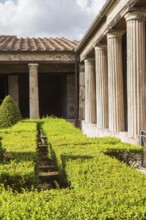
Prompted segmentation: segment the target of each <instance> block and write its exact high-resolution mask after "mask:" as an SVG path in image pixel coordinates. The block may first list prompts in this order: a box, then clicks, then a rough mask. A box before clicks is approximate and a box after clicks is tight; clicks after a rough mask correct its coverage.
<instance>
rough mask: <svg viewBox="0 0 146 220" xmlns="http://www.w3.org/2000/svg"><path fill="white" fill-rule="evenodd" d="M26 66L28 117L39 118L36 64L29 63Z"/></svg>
mask: <svg viewBox="0 0 146 220" xmlns="http://www.w3.org/2000/svg"><path fill="white" fill-rule="evenodd" d="M28 66H29V107H30V118H39V94H38V64H34V63H32V64H31V63H30V64H29V65H28Z"/></svg>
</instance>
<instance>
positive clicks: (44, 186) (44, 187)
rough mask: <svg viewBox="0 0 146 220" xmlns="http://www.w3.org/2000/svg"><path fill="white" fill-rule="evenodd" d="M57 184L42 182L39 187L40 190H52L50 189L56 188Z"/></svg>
mask: <svg viewBox="0 0 146 220" xmlns="http://www.w3.org/2000/svg"><path fill="white" fill-rule="evenodd" d="M55 188H56V185H55V183H51V184H50V183H42V184H41V183H40V184H39V185H38V187H37V189H38V191H39V192H40V191H45V190H50V189H55Z"/></svg>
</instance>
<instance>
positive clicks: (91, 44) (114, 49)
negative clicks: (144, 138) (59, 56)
mask: <svg viewBox="0 0 146 220" xmlns="http://www.w3.org/2000/svg"><path fill="white" fill-rule="evenodd" d="M145 7H146V2H145V1H132V0H131V1H130V0H128V1H127V0H126V1H114V0H113V1H107V2H106V4H105V6H104V7H103V9H102V11H101V12H100V14H99V16H97V18H96V19H95V21H94V22H93V24H92V25H91V27H90V28H89V30H88V32H87V34H86V35H85V36H84V38H83V40H82V41H81V43H80V44H79V46H78V47H77V53H78V54H79V57H80V62H82V63H83V61H84V63H85V66H84V67H85V120H82V122H81V127H82V130H83V132H84V133H85V134H86V135H88V136H91V137H104V136H115V137H118V138H120V139H121V140H122V141H125V142H130V143H135V144H136V143H139V133H140V130H146V90H145V85H146V70H145V62H146V57H145V53H146V45H145V39H146V30H145V25H146V24H145V21H146V9H145ZM87 59H89V60H95V62H94V67H93V68H92V69H91V68H90V69H89V68H88V67H87V65H86V63H87ZM93 69H94V73H93ZM87 75H88V84H87V83H86V81H87ZM93 75H95V76H96V84H95V85H94V83H93V82H92V76H93ZM89 76H90V77H89ZM89 87H91V88H90V91H92V89H93V90H94V87H95V90H94V91H95V92H96V100H95V101H94V103H93V100H92V105H91V100H90V104H89V97H88V96H89V95H90V93H89V91H88V88H89ZM94 95H95V94H94ZM92 97H93V92H92ZM80 99H81V98H80ZM94 105H95V106H96V117H95V116H94V111H92V108H93V106H94ZM87 109H88V110H87ZM88 112H92V116H93V117H94V118H96V122H95V120H94V121H93V122H91V121H89V120H87V118H88ZM79 115H81V114H79ZM92 116H90V117H92Z"/></svg>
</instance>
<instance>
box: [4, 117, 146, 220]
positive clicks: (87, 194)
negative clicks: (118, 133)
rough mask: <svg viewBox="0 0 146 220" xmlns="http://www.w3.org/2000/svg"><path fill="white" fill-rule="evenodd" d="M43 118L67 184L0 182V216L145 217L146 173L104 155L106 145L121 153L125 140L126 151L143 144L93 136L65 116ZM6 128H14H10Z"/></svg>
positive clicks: (81, 219) (94, 219)
mask: <svg viewBox="0 0 146 220" xmlns="http://www.w3.org/2000/svg"><path fill="white" fill-rule="evenodd" d="M40 121H41V122H42V121H43V122H44V124H43V125H42V127H43V129H44V131H45V133H46V135H47V137H48V142H49V143H50V144H49V145H50V150H51V149H52V153H53V154H52V156H53V157H54V158H56V162H57V164H58V167H59V169H60V171H61V172H62V175H64V178H65V179H66V180H67V181H68V183H69V187H68V188H66V189H57V190H50V191H45V192H40V193H38V192H37V191H33V192H31V191H30V192H28V191H25V190H24V191H23V192H22V193H17V192H15V193H13V191H12V189H7V190H6V189H5V188H4V187H3V186H0V204H1V206H0V219H3V220H7V219H23V220H25V219H30V220H34V219H41V220H46V219H48V220H68V219H70V220H97V219H99V220H108V219H110V220H114V219H115V220H120V219H123V220H131V219H132V220H144V219H146V176H145V175H143V174H141V173H139V172H138V171H136V170H134V169H133V168H131V167H130V166H127V164H125V163H123V162H120V161H119V160H117V159H116V158H112V157H110V156H107V155H105V153H106V154H107V153H108V152H107V151H108V149H109V153H111V152H112V153H113V152H115V151H116V152H118V151H119V153H120V154H121V152H122V145H123V147H124V148H125V149H124V150H123V152H122V153H125V152H130V151H132V152H133V153H139V154H142V148H141V147H138V146H136V147H135V146H131V145H127V144H121V142H120V141H119V140H118V139H114V138H100V139H98V138H97V139H96V138H95V139H89V138H87V137H85V136H83V135H82V134H81V131H80V130H78V129H76V128H74V127H73V126H72V125H70V124H69V123H67V122H65V121H64V120H62V119H43V120H40ZM14 127H15V126H14ZM24 127H25V126H24ZM12 128H13V127H12ZM15 128H16V127H15ZM14 130H15V129H14ZM16 130H17V129H16ZM18 130H19V129H18ZM5 132H7V134H8V135H9V133H10V132H9V129H7V130H5ZM19 132H20V134H21V131H20V130H19ZM24 133H25V132H24ZM29 133H31V131H29ZM24 136H25V135H24ZM6 146H7V147H8V145H7V144H6ZM112 147H113V150H112ZM8 149H9V147H8ZM29 150H31V149H29ZM29 150H28V152H29ZM50 153H51V152H50Z"/></svg>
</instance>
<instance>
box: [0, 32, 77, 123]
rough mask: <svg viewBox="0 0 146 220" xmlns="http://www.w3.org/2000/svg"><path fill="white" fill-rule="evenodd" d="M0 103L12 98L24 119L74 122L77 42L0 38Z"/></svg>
mask: <svg viewBox="0 0 146 220" xmlns="http://www.w3.org/2000/svg"><path fill="white" fill-rule="evenodd" d="M0 42H1V44H0V85H1V88H0V101H1V102H2V100H3V99H4V97H5V96H6V95H8V94H9V95H11V97H12V98H13V99H14V101H15V103H16V104H17V105H18V106H19V108H20V111H21V114H22V116H23V118H29V117H30V118H39V117H43V116H47V115H48V116H50V115H54V116H58V117H64V118H66V119H75V118H76V108H75V106H76V100H75V97H74V95H75V92H76V91H75V56H74V49H75V48H76V45H77V41H69V40H67V39H64V38H61V39H59V38H58V39H52V38H51V39H46V38H45V39H18V38H16V37H15V36H14V37H13V36H0Z"/></svg>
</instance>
